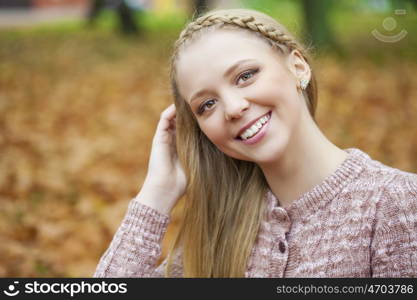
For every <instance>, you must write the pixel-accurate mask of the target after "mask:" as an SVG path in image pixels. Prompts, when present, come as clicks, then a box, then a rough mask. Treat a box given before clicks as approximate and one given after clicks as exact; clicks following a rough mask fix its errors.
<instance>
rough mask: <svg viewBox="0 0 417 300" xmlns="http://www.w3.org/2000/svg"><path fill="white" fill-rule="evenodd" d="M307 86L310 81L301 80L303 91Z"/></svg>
mask: <svg viewBox="0 0 417 300" xmlns="http://www.w3.org/2000/svg"><path fill="white" fill-rule="evenodd" d="M307 85H308V80H307V79H301V80H300V86H301V89H303V90H305V89H306V88H307Z"/></svg>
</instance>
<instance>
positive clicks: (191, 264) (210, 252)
mask: <svg viewBox="0 0 417 300" xmlns="http://www.w3.org/2000/svg"><path fill="white" fill-rule="evenodd" d="M217 28H232V29H240V30H248V31H250V32H252V33H255V34H256V35H257V36H259V37H260V38H262V39H264V40H266V41H267V42H268V43H269V44H270V45H271V46H272V47H274V48H276V49H277V50H278V51H281V52H282V53H289V52H290V51H292V50H294V49H296V50H298V51H299V52H300V53H301V54H302V55H303V57H304V58H305V60H306V61H307V62H308V59H307V55H306V50H305V49H304V48H303V47H302V46H301V45H300V44H299V43H298V42H297V41H296V40H295V38H294V37H293V36H292V35H291V34H290V33H289V32H288V31H287V29H286V28H285V27H284V26H282V25H281V24H279V23H278V22H277V21H276V20H275V19H273V18H271V17H269V16H267V15H265V14H263V13H261V12H258V11H254V10H249V9H224V10H214V11H209V12H208V13H206V14H204V15H203V16H201V17H198V18H197V19H196V20H194V21H192V22H190V23H189V24H188V25H187V26H186V27H185V29H184V30H183V31H182V32H181V34H180V36H179V38H178V40H177V41H176V42H175V44H174V51H173V56H172V59H171V74H170V75H171V87H172V92H173V96H174V101H175V106H176V110H177V116H176V120H177V129H176V135H177V137H176V145H177V150H178V157H179V160H180V162H181V164H182V166H183V167H184V170H185V173H186V175H187V180H188V186H187V193H186V197H185V199H184V200H185V201H184V202H183V206H182V207H181V209H182V211H181V215H182V219H181V222H180V224H179V231H178V234H177V236H176V237H175V239H174V243H173V244H172V246H171V249H170V252H169V254H168V263H167V268H166V272H165V276H167V277H170V267H171V263H172V259H173V257H174V255H173V254H174V250H176V249H179V248H181V249H182V266H183V276H184V277H244V276H245V271H246V269H247V264H248V259H249V257H250V255H251V251H252V248H253V246H254V243H255V240H256V237H257V233H258V230H259V226H260V224H261V221H262V219H263V218H264V213H265V208H266V207H265V204H266V201H265V196H266V192H267V190H268V184H267V182H266V179H265V177H264V175H263V173H262V170H261V169H260V168H259V166H258V165H256V164H255V163H253V162H248V161H241V160H237V159H234V158H231V157H229V156H227V155H225V154H224V153H223V152H221V151H220V150H219V149H218V148H217V147H216V146H215V145H214V144H213V143H212V142H211V141H210V140H209V139H208V138H207V137H206V135H205V134H204V133H203V132H202V131H201V130H200V128H199V126H198V123H197V121H196V120H195V117H194V114H193V113H192V111H191V109H190V107H189V105H188V103H187V102H186V101H185V99H183V97H182V96H181V95H180V93H179V90H178V83H177V81H176V62H177V60H178V56H179V54H180V52H181V50H182V49H183V48H184V47H185V46H186V45H187V43H190V42H192V41H193V38H195V37H196V36H197V35H200V36H201V35H203V34H204V33H205V32H207V30H208V29H214V30H215V29H217ZM304 97H305V98H306V103H307V106H308V109H309V111H310V114H311V116H312V117H313V119H314V113H315V109H316V101H317V91H316V81H315V78H314V75H313V73H312V77H311V80H310V83H309V84H308V86H307V88H306V90H305V94H304Z"/></svg>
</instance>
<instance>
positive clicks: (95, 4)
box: [87, 0, 105, 25]
mask: <svg viewBox="0 0 417 300" xmlns="http://www.w3.org/2000/svg"><path fill="white" fill-rule="evenodd" d="M104 4H105V3H104V0H92V1H90V8H89V10H88V13H87V19H88V24H89V25H93V24H94V22H95V20H96V19H97V17H98V15H99V14H100V11H101V10H102V9H103V8H104Z"/></svg>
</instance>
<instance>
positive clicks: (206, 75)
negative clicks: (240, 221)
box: [176, 29, 308, 163]
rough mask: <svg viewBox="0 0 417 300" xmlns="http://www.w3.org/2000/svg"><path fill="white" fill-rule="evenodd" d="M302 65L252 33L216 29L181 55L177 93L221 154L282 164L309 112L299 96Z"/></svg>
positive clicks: (303, 69)
mask: <svg viewBox="0 0 417 300" xmlns="http://www.w3.org/2000/svg"><path fill="white" fill-rule="evenodd" d="M303 62H304V61H303V60H302V59H301V58H300V57H299V56H298V55H294V54H291V55H283V54H281V53H279V52H278V51H277V50H275V49H273V48H271V46H269V45H268V44H267V43H266V41H263V40H262V39H261V38H259V37H257V36H255V35H253V34H250V33H248V32H245V31H241V30H240V31H234V30H226V29H217V30H215V31H212V32H208V33H206V34H204V35H203V36H202V37H201V38H197V39H196V40H195V41H193V42H192V43H191V44H190V45H188V46H186V48H185V49H183V50H182V51H181V53H180V56H179V58H178V62H177V65H176V70H177V83H178V89H179V92H180V94H181V95H182V97H183V98H184V99H185V100H186V101H187V103H188V104H189V105H190V107H191V110H192V112H193V114H194V115H195V117H196V120H197V122H198V124H199V126H200V128H201V130H202V131H203V132H204V133H205V135H206V136H207V137H208V139H209V140H210V141H211V142H212V143H213V144H214V145H216V146H217V148H218V149H220V150H221V151H222V152H224V153H225V154H226V155H228V156H230V157H233V158H236V159H240V160H247V161H253V162H255V163H268V162H271V161H273V160H276V159H279V157H280V156H281V155H282V153H283V151H285V149H286V147H287V145H288V143H289V141H290V140H291V138H292V136H293V134H294V133H295V132H296V129H297V124H298V122H299V120H300V117H301V113H302V112H303V108H305V109H304V112H305V111H307V110H306V104H305V102H304V98H303V97H302V96H301V93H300V92H299V91H298V90H297V85H298V78H297V77H299V76H298V73H300V74H303V72H304V73H305V72H306V70H305V68H308V66H306V65H304V64H305V62H304V63H303ZM303 106H304V107H303ZM248 126H249V127H248ZM247 129H249V130H247Z"/></svg>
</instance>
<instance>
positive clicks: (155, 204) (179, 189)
mask: <svg viewBox="0 0 417 300" xmlns="http://www.w3.org/2000/svg"><path fill="white" fill-rule="evenodd" d="M175 113H176V111H175V105H174V104H171V105H170V106H169V107H168V108H166V109H165V110H164V111H163V112H162V113H161V117H160V120H159V123H158V126H157V128H156V132H155V135H154V138H153V140H152V150H151V155H150V159H149V164H148V173H147V175H146V178H145V182H144V184H143V186H142V189H141V191H140V193H139V194H138V196H137V199H138V200H139V201H140V202H142V203H144V204H146V205H148V206H151V207H152V208H154V209H156V210H158V211H159V212H161V213H165V214H169V213H170V211H171V209H172V207H173V206H174V205H175V203H176V202H177V200H178V199H179V198H180V197H181V196H182V195H184V193H185V189H186V185H187V179H186V176H185V173H184V170H183V168H182V167H181V165H180V162H179V160H178V155H177V148H176V143H175V116H176V114H175Z"/></svg>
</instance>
